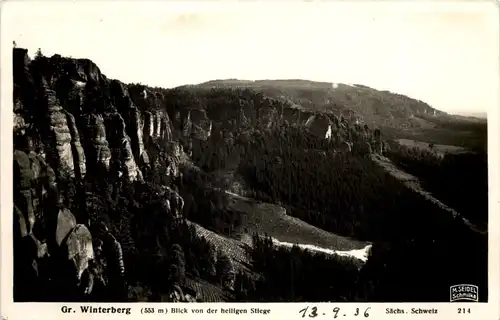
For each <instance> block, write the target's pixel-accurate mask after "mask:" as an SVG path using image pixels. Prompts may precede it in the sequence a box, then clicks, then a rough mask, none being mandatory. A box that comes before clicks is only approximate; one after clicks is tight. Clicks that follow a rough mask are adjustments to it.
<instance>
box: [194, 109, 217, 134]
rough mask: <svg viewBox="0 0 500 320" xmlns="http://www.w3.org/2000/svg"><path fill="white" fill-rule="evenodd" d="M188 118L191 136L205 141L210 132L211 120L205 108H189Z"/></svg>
mask: <svg viewBox="0 0 500 320" xmlns="http://www.w3.org/2000/svg"><path fill="white" fill-rule="evenodd" d="M189 116H190V119H191V122H192V137H193V138H194V139H198V140H203V141H206V140H208V138H210V135H211V134H212V121H211V120H210V119H209V118H208V116H207V113H206V111H205V110H199V109H193V110H191V112H190V114H189Z"/></svg>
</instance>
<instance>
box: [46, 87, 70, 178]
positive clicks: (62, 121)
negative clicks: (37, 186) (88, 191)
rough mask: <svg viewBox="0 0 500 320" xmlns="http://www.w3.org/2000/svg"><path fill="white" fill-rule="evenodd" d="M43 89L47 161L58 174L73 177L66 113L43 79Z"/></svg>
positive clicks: (54, 93)
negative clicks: (46, 130) (45, 108)
mask: <svg viewBox="0 0 500 320" xmlns="http://www.w3.org/2000/svg"><path fill="white" fill-rule="evenodd" d="M42 84H43V89H44V91H45V97H44V100H45V101H44V103H46V107H47V118H48V119H47V120H48V126H49V128H48V129H49V130H48V133H49V137H48V140H49V141H50V144H48V146H49V147H48V148H47V154H48V155H49V157H50V160H49V162H51V163H52V164H53V166H54V167H55V168H56V170H57V173H58V174H59V175H60V176H63V177H64V176H71V177H74V174H75V172H74V169H75V167H74V162H73V151H72V146H71V142H72V137H71V131H70V130H69V127H68V122H67V120H66V115H65V113H64V111H63V109H62V107H61V106H60V105H59V101H58V99H57V97H56V92H55V91H54V90H51V89H49V88H48V86H47V85H46V83H45V81H44V82H43V83H42Z"/></svg>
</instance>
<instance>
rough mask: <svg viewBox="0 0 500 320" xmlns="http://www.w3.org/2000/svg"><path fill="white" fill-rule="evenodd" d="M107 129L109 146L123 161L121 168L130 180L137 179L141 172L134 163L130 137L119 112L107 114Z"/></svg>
mask: <svg viewBox="0 0 500 320" xmlns="http://www.w3.org/2000/svg"><path fill="white" fill-rule="evenodd" d="M105 124H106V126H105V127H106V128H107V130H108V134H107V136H109V137H110V146H111V147H112V148H113V149H117V155H116V156H117V157H119V158H120V160H121V162H122V163H123V168H120V169H123V170H124V171H125V174H126V176H127V177H128V178H129V180H130V181H136V180H138V179H139V178H140V177H141V176H142V174H141V173H140V170H139V168H138V167H137V165H136V163H135V158H134V154H133V152H132V144H131V139H130V137H129V136H128V135H127V133H126V130H125V121H124V120H123V118H122V116H121V115H120V114H119V113H114V114H108V115H107V116H106V120H105Z"/></svg>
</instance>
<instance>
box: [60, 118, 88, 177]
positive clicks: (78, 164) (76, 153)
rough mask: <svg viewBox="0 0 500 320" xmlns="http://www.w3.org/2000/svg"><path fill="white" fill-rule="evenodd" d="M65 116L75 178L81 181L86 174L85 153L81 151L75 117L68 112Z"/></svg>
mask: <svg viewBox="0 0 500 320" xmlns="http://www.w3.org/2000/svg"><path fill="white" fill-rule="evenodd" d="M65 115H66V121H67V123H68V128H69V131H70V134H71V148H72V149H71V150H72V153H73V161H74V168H75V169H74V170H75V176H77V177H78V178H80V179H83V178H84V177H85V173H86V167H85V151H84V150H83V147H82V144H81V142H80V134H79V133H78V128H77V126H76V121H75V117H74V116H73V115H72V114H71V113H69V112H65Z"/></svg>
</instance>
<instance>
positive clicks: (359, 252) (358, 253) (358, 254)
mask: <svg viewBox="0 0 500 320" xmlns="http://www.w3.org/2000/svg"><path fill="white" fill-rule="evenodd" d="M273 243H274V245H276V246H283V247H288V248H292V247H293V246H294V245H295V243H290V242H281V241H279V240H277V239H274V238H273ZM296 245H298V246H299V248H301V249H303V250H309V251H313V252H320V253H325V254H328V255H337V256H343V257H350V258H355V259H358V260H361V261H363V262H366V261H367V260H368V256H369V254H370V250H371V248H372V245H371V244H369V245H367V246H366V247H364V248H362V249H355V250H347V251H340V250H331V249H325V248H321V247H317V246H313V245H309V244H300V243H297V244H296Z"/></svg>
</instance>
